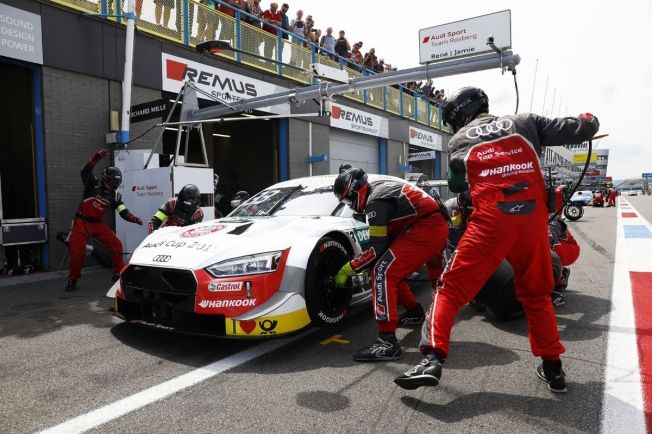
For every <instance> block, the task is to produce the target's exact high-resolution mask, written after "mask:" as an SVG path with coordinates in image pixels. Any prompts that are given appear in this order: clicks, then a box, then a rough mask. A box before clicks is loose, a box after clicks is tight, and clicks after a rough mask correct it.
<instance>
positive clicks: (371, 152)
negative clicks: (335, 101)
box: [329, 129, 379, 173]
mask: <svg viewBox="0 0 652 434" xmlns="http://www.w3.org/2000/svg"><path fill="white" fill-rule="evenodd" d="M329 161H330V172H331V173H337V171H338V169H339V167H340V165H341V164H343V163H349V164H351V165H352V166H353V167H359V168H361V169H364V171H365V172H367V173H378V170H379V166H378V161H379V152H378V138H376V137H374V136H363V135H362V134H353V133H349V132H346V131H342V130H336V129H331V131H330V157H329Z"/></svg>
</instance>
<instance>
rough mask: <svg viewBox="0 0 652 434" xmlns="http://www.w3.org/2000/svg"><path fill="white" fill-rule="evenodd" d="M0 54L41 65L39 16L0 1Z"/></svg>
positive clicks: (41, 43)
mask: <svg viewBox="0 0 652 434" xmlns="http://www.w3.org/2000/svg"><path fill="white" fill-rule="evenodd" d="M0 56H5V57H11V58H12V59H18V60H24V61H26V62H32V63H38V64H39V65H42V64H43V41H42V39H41V16H40V15H37V14H33V13H31V12H26V11H24V10H22V9H17V8H12V7H11V6H7V5H5V4H2V3H0Z"/></svg>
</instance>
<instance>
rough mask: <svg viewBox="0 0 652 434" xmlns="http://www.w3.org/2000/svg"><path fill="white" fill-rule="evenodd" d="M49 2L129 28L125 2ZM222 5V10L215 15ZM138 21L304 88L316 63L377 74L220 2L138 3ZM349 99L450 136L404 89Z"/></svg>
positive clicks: (437, 114) (427, 103)
mask: <svg viewBox="0 0 652 434" xmlns="http://www.w3.org/2000/svg"><path fill="white" fill-rule="evenodd" d="M49 1H51V2H52V3H57V4H61V5H65V6H68V7H70V8H73V9H77V10H80V11H83V12H85V13H87V14H98V15H103V16H105V17H106V19H109V20H113V21H115V22H117V23H125V22H126V21H125V19H124V16H123V14H124V12H125V9H126V1H125V0H49ZM218 5H219V8H220V9H219V10H217V9H215V6H218ZM119 11H120V12H119ZM231 15H232V16H231ZM136 16H137V19H136V26H137V27H138V29H139V30H140V31H142V32H146V33H149V34H152V35H156V36H158V37H160V38H163V39H168V40H171V41H174V42H178V43H181V44H185V45H189V46H193V47H194V46H195V45H197V44H199V43H201V42H204V41H208V40H216V39H219V40H226V41H229V42H230V44H231V46H232V47H233V48H235V49H236V51H224V52H221V53H218V54H217V55H218V56H221V57H224V58H227V59H230V60H232V61H235V62H238V63H242V64H245V65H247V66H249V67H252V68H255V69H260V70H263V71H266V72H269V73H272V74H277V75H278V76H280V77H283V78H287V79H290V80H293V81H296V82H299V83H303V84H312V83H314V82H315V78H314V77H313V76H312V74H311V73H309V72H307V71H305V72H304V71H302V70H301V69H304V70H305V69H307V68H308V65H309V64H310V63H322V64H326V65H328V66H331V67H334V68H339V69H341V70H344V71H346V72H347V73H348V75H349V77H360V76H362V75H372V74H376V73H375V72H373V71H370V70H368V69H364V68H363V67H362V65H358V64H356V63H354V62H352V61H350V60H349V59H346V58H343V57H341V56H338V55H337V54H336V53H334V52H331V51H328V50H326V49H325V48H323V47H319V46H318V45H317V44H314V43H312V42H310V41H308V40H306V39H304V38H301V37H299V36H296V35H294V34H293V33H291V32H289V31H286V30H284V29H282V28H280V27H277V26H274V25H271V24H266V25H267V26H269V27H272V28H274V29H275V30H276V35H274V34H272V33H270V32H268V31H265V30H263V29H262V28H260V25H261V24H262V23H263V20H262V18H260V17H255V16H253V15H251V14H249V13H247V12H245V11H242V10H239V9H234V8H233V7H232V6H231V5H228V4H226V3H223V2H222V1H220V0H201V1H195V0H136ZM247 53H251V54H247ZM265 59H269V60H271V61H266V60H265ZM287 65H292V66H294V67H288V66H287ZM344 96H345V97H346V98H349V99H352V100H355V101H358V102H361V103H364V104H367V105H369V106H371V107H375V108H378V109H382V110H385V111H387V112H389V113H392V114H395V115H399V116H402V117H405V118H408V119H412V120H414V121H415V122H418V123H420V124H424V125H428V126H431V127H433V128H437V129H441V130H445V131H448V128H446V127H444V126H443V125H442V123H441V108H440V107H439V105H437V104H436V103H434V102H432V101H431V100H429V99H428V98H424V97H423V96H421V95H420V94H419V93H417V92H414V91H412V90H409V89H407V88H406V87H404V86H400V85H394V86H384V87H378V88H373V89H368V90H364V91H358V92H352V93H347V94H345V95H344Z"/></svg>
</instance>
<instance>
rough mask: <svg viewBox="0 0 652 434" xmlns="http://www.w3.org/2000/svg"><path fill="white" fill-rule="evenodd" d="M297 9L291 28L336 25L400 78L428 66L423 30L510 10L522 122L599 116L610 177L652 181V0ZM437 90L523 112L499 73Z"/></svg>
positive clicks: (410, 1)
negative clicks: (309, 20) (402, 72)
mask: <svg viewBox="0 0 652 434" xmlns="http://www.w3.org/2000/svg"><path fill="white" fill-rule="evenodd" d="M279 3H283V2H279ZM288 4H289V5H290V10H289V12H288V15H289V17H290V19H292V18H294V16H295V14H296V11H297V10H298V9H303V11H304V17H305V16H306V15H308V14H310V15H312V16H313V19H314V20H315V28H319V29H322V31H325V30H326V28H327V27H329V26H332V27H333V29H334V34H335V35H337V32H338V31H339V30H345V31H346V36H347V39H348V40H349V42H350V43H351V44H353V42H355V41H359V40H361V41H363V42H364V46H363V53H364V52H366V51H367V50H368V49H369V48H371V47H374V48H375V49H376V55H377V56H378V57H379V58H382V59H384V60H385V62H386V63H390V64H392V65H394V66H398V68H399V69H404V68H410V67H414V66H418V65H419V40H418V33H419V29H423V28H428V27H432V26H437V25H440V24H446V23H450V22H452V21H457V20H462V19H465V18H472V17H475V16H478V15H484V14H488V13H492V12H498V11H502V10H505V9H510V10H511V18H512V49H513V51H514V53H516V54H518V55H519V56H520V57H521V63H520V64H519V65H518V66H517V80H518V87H519V90H520V103H519V109H518V111H519V113H520V112H529V111H531V112H533V113H537V114H542V115H546V116H548V117H557V116H576V115H578V114H580V113H585V112H591V113H593V114H594V115H596V116H597V117H598V119H599V120H600V131H599V133H598V134H609V136H608V137H605V138H604V139H602V140H600V141H599V142H598V143H597V146H598V147H599V148H608V149H609V150H610V151H609V166H608V171H607V175H608V176H613V177H614V179H625V178H634V177H640V176H641V173H642V172H652V140H651V139H650V136H648V134H647V133H648V131H647V127H645V124H646V123H647V122H648V121H647V120H646V119H647V115H648V113H649V112H650V111H651V110H652V56H651V55H650V52H651V51H652V49H651V48H650V46H649V45H650V44H652V24H651V23H650V20H651V19H652V1H650V0H632V1H626V2H622V3H620V2H614V1H605V0H594V1H585V0H580V1H577V0H565V1H559V0H548V1H539V0H536V1H534V0H527V1H516V0H512V1H499V0H492V1H487V0H484V1H464V0H457V1H449V2H440V1H436V2H435V1H425V0H421V1H415V0H401V1H396V2H390V1H386V0H381V1H375V2H371V1H362V0H347V1H344V0H328V1H314V0H289V1H288ZM261 6H262V7H263V10H264V9H266V8H268V7H269V2H268V1H266V0H263V1H261ZM537 61H538V62H537ZM535 71H536V77H535ZM546 83H547V90H546ZM434 85H435V88H437V89H442V88H443V89H445V90H446V94H448V95H450V94H451V93H452V92H454V91H455V90H456V89H458V88H460V87H463V86H469V85H471V86H478V87H480V88H482V89H483V90H484V91H485V92H486V93H487V94H488V95H489V101H490V111H491V113H492V114H496V115H502V114H508V113H514V110H515V108H516V96H515V90H514V83H513V78H512V76H511V74H509V73H506V74H504V75H503V74H501V71H500V69H498V68H496V69H492V70H487V71H482V72H475V73H467V74H462V75H456V76H451V77H445V78H439V79H436V80H434ZM553 95H554V99H553ZM544 97H545V99H544ZM530 107H531V110H530Z"/></svg>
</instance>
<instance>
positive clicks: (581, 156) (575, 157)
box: [573, 152, 598, 163]
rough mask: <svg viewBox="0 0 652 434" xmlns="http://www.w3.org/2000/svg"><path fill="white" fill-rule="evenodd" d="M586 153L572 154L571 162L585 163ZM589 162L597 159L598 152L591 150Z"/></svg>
mask: <svg viewBox="0 0 652 434" xmlns="http://www.w3.org/2000/svg"><path fill="white" fill-rule="evenodd" d="M586 155H587V154H586V153H584V154H575V155H573V163H586ZM589 161H590V162H591V163H595V162H596V161H598V154H596V153H595V152H591V160H589Z"/></svg>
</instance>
